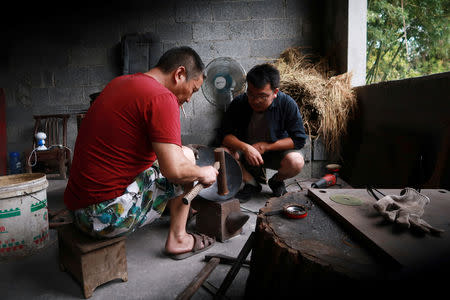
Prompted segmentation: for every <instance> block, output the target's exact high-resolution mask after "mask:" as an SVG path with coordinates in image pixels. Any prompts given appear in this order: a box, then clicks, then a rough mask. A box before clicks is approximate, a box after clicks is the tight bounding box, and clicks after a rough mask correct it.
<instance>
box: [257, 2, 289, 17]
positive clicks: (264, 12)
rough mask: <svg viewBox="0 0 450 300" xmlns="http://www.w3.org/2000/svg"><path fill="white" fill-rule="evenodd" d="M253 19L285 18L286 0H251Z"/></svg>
mask: <svg viewBox="0 0 450 300" xmlns="http://www.w3.org/2000/svg"><path fill="white" fill-rule="evenodd" d="M249 7H250V18H251V19H283V18H285V16H286V15H285V5H284V0H265V1H251V2H249Z"/></svg>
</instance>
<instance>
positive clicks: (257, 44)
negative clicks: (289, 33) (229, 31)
mask: <svg viewBox="0 0 450 300" xmlns="http://www.w3.org/2000/svg"><path fill="white" fill-rule="evenodd" d="M301 41H302V39H301V38H300V37H298V38H297V39H279V40H272V39H259V40H253V41H250V55H251V56H252V57H267V58H272V59H276V58H278V57H279V56H280V53H281V52H283V51H284V50H285V49H286V48H288V47H293V46H298V45H301V44H302V43H301Z"/></svg>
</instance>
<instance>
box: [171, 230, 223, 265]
mask: <svg viewBox="0 0 450 300" xmlns="http://www.w3.org/2000/svg"><path fill="white" fill-rule="evenodd" d="M188 233H189V234H190V235H192V236H193V237H194V247H193V248H192V250H191V251H189V252H184V253H177V254H174V253H168V252H165V255H167V256H168V257H170V258H172V259H175V260H181V259H185V258H188V257H191V256H193V255H195V254H198V253H200V252H203V251H205V250H207V249H209V248H211V247H212V246H213V245H214V243H215V242H216V240H215V239H214V238H210V237H209V236H207V235H204V234H196V233H192V232H188ZM202 243H203V246H204V247H202Z"/></svg>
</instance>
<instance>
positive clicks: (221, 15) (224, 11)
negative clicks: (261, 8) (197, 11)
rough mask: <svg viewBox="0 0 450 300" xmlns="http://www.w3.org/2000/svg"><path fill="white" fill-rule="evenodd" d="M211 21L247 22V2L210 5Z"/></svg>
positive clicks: (248, 15) (248, 17) (248, 13)
mask: <svg viewBox="0 0 450 300" xmlns="http://www.w3.org/2000/svg"><path fill="white" fill-rule="evenodd" d="M211 7H212V14H213V21H230V20H249V19H250V6H249V3H248V2H223V3H211Z"/></svg>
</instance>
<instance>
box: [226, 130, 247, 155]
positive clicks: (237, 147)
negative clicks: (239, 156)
mask: <svg viewBox="0 0 450 300" xmlns="http://www.w3.org/2000/svg"><path fill="white" fill-rule="evenodd" d="M222 144H223V145H224V146H225V147H227V148H229V149H231V150H233V151H242V152H243V151H244V150H245V148H246V147H247V146H248V144H247V143H245V142H243V141H241V140H240V139H238V138H237V137H236V136H235V135H233V134H228V135H226V136H225V137H224V138H223V141H222Z"/></svg>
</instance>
